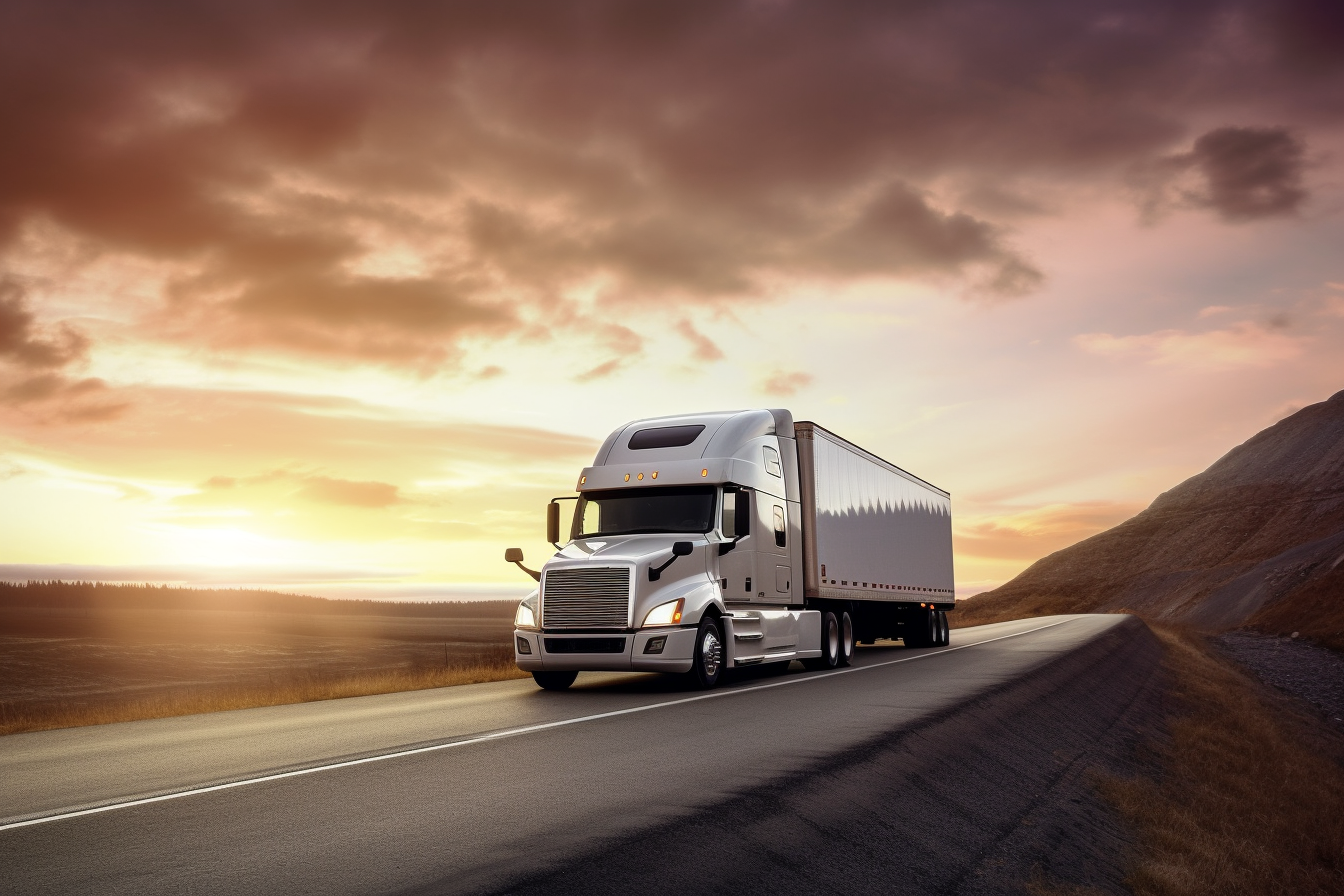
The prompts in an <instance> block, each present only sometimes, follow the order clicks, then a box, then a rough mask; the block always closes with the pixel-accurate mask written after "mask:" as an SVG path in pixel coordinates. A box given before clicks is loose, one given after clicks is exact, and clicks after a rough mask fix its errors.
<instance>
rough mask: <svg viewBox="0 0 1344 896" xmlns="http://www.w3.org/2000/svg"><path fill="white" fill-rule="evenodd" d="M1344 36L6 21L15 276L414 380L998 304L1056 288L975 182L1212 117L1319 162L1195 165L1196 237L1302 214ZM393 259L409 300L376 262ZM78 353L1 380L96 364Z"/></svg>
mask: <svg viewBox="0 0 1344 896" xmlns="http://www.w3.org/2000/svg"><path fill="white" fill-rule="evenodd" d="M1332 9H1333V7H1327V5H1325V4H1320V3H1311V2H1307V0H1293V2H1287V3H1285V2H1269V0H1191V2H1187V3H1179V4H1172V3H1159V2H1156V0H1142V2H1137V3H1131V4H1126V5H1123V6H1120V7H1105V8H1102V7H1098V6H1096V5H1094V4H1079V3H1076V2H1067V0H1037V2H1028V3H1021V4H1007V3H1003V4H985V3H981V2H969V0H967V2H949V3H940V4H929V3H917V4H892V3H862V2H855V3H827V4H808V3H791V2H781V3H761V2H756V0H739V2H709V0H680V2H671V0H646V2H640V3H633V4H632V3H629V2H625V0H570V2H554V0H499V2H496V3H491V4H424V3H420V2H411V0H389V2H385V3H380V4H377V5H368V4H356V3H352V2H344V0H335V2H329V3H323V4H315V3H312V2H310V0H289V2H261V0H233V2H228V3H225V2H217V0H210V2H206V0H181V2H176V3H167V2H164V0H127V2H119V3H116V4H101V5H100V4H89V3H80V2H74V0H66V2H63V0H44V2H36V0H12V2H8V3H6V4H4V6H3V8H0V120H4V121H5V122H7V127H6V139H5V140H4V141H2V142H0V251H3V244H4V243H5V242H7V241H8V242H11V243H12V241H13V240H14V238H15V237H16V236H17V235H18V234H20V233H21V232H23V229H24V228H25V227H27V226H29V225H31V224H33V223H34V222H39V221H41V222H49V223H51V224H54V225H55V226H57V227H58V228H64V229H65V230H67V231H69V232H71V233H73V234H75V235H76V236H78V237H79V238H81V239H82V240H84V241H86V242H87V244H89V245H91V246H93V247H95V248H105V249H108V250H115V251H119V252H128V253H131V254H133V255H139V256H142V257H144V258H146V259H149V260H152V261H162V262H165V263H170V264H175V265H177V266H178V267H179V273H180V276H179V277H178V278H177V279H176V280H175V281H174V283H173V286H172V288H171V290H170V291H169V295H167V296H165V304H164V309H163V314H162V316H161V318H159V319H156V321H155V322H154V325H155V326H156V327H157V328H158V332H160V333H161V334H163V335H164V336H165V337H166V338H174V339H182V338H187V339H192V340H199V341H202V342H206V343H209V344H213V345H219V346H227V347H232V348H235V349H248V348H252V347H262V348H265V349H279V350H286V351H300V352H312V353H318V354H324V355H337V356H342V357H351V358H355V359H365V360H371V361H377V362H380V363H389V364H409V365H414V366H419V367H425V366H434V365H441V364H445V363H450V362H451V361H453V359H455V358H456V357H457V352H456V350H455V346H456V344H457V343H458V342H459V341H460V340H461V339H463V338H465V337H469V336H476V335H486V336H490V335H499V334H502V333H507V332H509V331H510V330H511V329H517V328H521V327H525V326H530V325H531V324H529V323H527V321H528V320H530V319H535V318H536V317H537V316H538V314H539V313H540V314H542V315H550V314H551V313H552V312H553V311H554V310H555V309H556V308H557V307H560V306H562V305H563V304H564V297H565V296H566V295H567V294H568V291H569V290H574V289H586V290H591V289H593V288H595V287H596V288H599V289H600V296H601V297H602V300H603V301H604V302H606V303H609V304H616V305H631V304H642V305H644V306H654V305H657V304H659V303H663V304H665V303H668V302H675V303H687V302H698V303H717V302H723V301H725V299H728V298H741V297H750V298H755V299H757V300H764V299H765V298H767V297H768V295H769V290H768V288H767V287H766V286H765V285H764V284H767V283H771V282H777V280H778V278H779V275H781V274H786V275H791V276H803V277H816V278H825V277H830V278H834V277H839V278H848V277H873V276H877V277H930V276H932V277H937V278H947V277H955V278H962V279H963V280H965V282H966V283H967V284H968V285H969V286H970V290H969V291H970V292H978V293H982V294H989V295H994V296H1011V295H1018V294H1022V293H1025V292H1029V291H1030V290H1032V289H1033V288H1034V287H1035V286H1036V285H1037V284H1038V283H1039V281H1040V277H1041V274H1040V272H1039V271H1038V270H1037V269H1036V267H1035V266H1034V265H1033V263H1032V262H1031V261H1030V260H1029V259H1026V258H1024V257H1022V256H1021V254H1020V253H1018V252H1016V251H1015V250H1014V249H1013V246H1012V240H1011V234H1010V233H1008V232H1007V231H1006V230H1005V229H1004V228H1003V226H1002V223H1003V221H1004V220H1008V219H1011V218H1012V217H1014V216H1015V215H1017V214H1021V213H1023V209H1024V208H1027V204H1024V202H1022V201H1018V202H1015V203H1013V202H1005V201H1003V198H1002V197H1003V195H1005V194H1003V193H1002V192H1000V193H999V195H998V197H997V198H996V197H995V196H994V195H993V191H991V190H989V188H987V187H985V185H986V184H1000V183H1002V184H1011V185H1012V186H1013V192H1014V194H1015V195H1017V196H1019V197H1020V196H1028V197H1029V196H1031V194H1032V191H1031V185H1032V183H1033V181H1034V180H1040V179H1042V178H1047V177H1048V178H1049V179H1050V180H1051V181H1052V182H1054V183H1058V184H1068V183H1073V182H1091V181H1094V180H1095V179H1097V178H1109V177H1113V176H1114V175H1115V173H1116V172H1118V171H1121V170H1124V169H1125V168H1127V167H1128V166H1131V165H1133V164H1135V163H1136V162H1139V161H1141V160H1144V159H1153V158H1160V157H1163V156H1169V155H1170V154H1171V152H1172V151H1173V148H1175V147H1177V146H1180V145H1181V144H1182V143H1183V142H1184V143H1185V145H1189V141H1190V139H1191V137H1192V136H1193V135H1192V134H1191V133H1190V125H1189V122H1191V121H1194V120H1207V118H1208V117H1209V114H1210V110H1217V111H1218V114H1222V115H1227V116H1229V117H1228V119H1227V120H1229V121H1232V122H1237V121H1266V120H1270V121H1280V122H1282V123H1283V124H1284V126H1285V127H1291V128H1293V129H1294V131H1293V133H1299V132H1300V133H1301V134H1303V135H1304V137H1302V138H1297V137H1289V136H1288V132H1287V131H1258V130H1254V129H1244V128H1243V129H1235V128H1234V129H1223V130H1220V131H1215V132H1211V133H1210V134H1206V135H1205V137H1203V138H1200V141H1199V142H1198V143H1197V144H1196V146H1195V148H1194V150H1193V151H1192V152H1191V154H1190V160H1189V162H1188V166H1189V167H1190V168H1191V170H1197V171H1198V172H1199V173H1200V175H1201V176H1202V177H1203V178H1204V180H1205V182H1206V183H1205V189H1206V195H1205V197H1204V198H1205V201H1206V203H1207V204H1208V205H1209V207H1211V208H1213V209H1214V210H1215V211H1217V212H1218V213H1219V214H1220V215H1223V216H1224V217H1226V218H1228V219H1229V220H1250V219H1254V218H1259V217H1265V216H1267V215H1275V214H1286V213H1290V212H1291V211H1293V210H1294V209H1296V208H1297V207H1298V206H1299V205H1300V203H1301V202H1302V201H1303V196H1304V191H1305V189H1306V188H1305V186H1303V184H1302V180H1301V170H1302V165H1301V147H1302V143H1301V142H1294V141H1298V140H1302V139H1308V138H1310V136H1311V131H1312V128H1314V127H1318V126H1328V125H1330V123H1332V122H1334V121H1335V120H1336V118H1337V110H1338V108H1339V106H1340V103H1341V100H1342V99H1344V89H1342V88H1341V85H1342V84H1344V66H1341V65H1340V63H1339V59H1340V55H1341V54H1339V53H1338V46H1339V39H1338V38H1339V34H1340V27H1341V26H1340V16H1339V14H1338V11H1337V10H1335V11H1332ZM1271 116H1277V117H1271ZM1276 135H1277V136H1276ZM935 186H941V187H945V188H946V189H943V190H942V192H940V193H939V194H938V195H939V196H968V197H972V198H970V199H967V200H966V201H967V202H968V203H970V206H969V207H972V208H974V209H975V215H980V216H985V215H987V216H989V217H987V218H986V217H977V216H975V215H972V214H971V213H970V211H968V209H967V208H958V207H956V206H955V205H953V204H950V203H949V202H948V201H947V200H945V199H944V200H935V199H934V198H931V197H932V195H933V194H931V193H930V192H928V191H929V190H931V189H932V188H934V187H935ZM977 191H978V193H977ZM975 195H978V196H979V197H980V198H979V199H975V198H974V196H975ZM986 197H989V198H986ZM389 243H395V244H398V245H404V246H407V247H409V248H410V250H412V251H413V252H414V254H416V256H417V258H418V262H417V264H415V265H413V266H412V268H413V270H411V269H399V268H397V266H396V265H391V266H389V265H387V264H375V263H373V262H371V261H370V259H371V257H373V256H377V255H378V253H379V252H380V251H381V250H383V249H384V248H386V247H387V245H388V244H389ZM14 308H19V309H20V311H21V310H22V306H19V305H13V306H12V307H11V305H5V306H4V311H3V312H0V313H6V314H9V316H10V317H9V318H5V320H6V321H8V320H10V318H14V314H15V311H14ZM562 317H563V319H568V320H578V319H579V318H578V317H575V316H573V315H570V316H562ZM0 326H4V327H7V329H3V330H0V338H9V337H8V336H6V335H5V334H8V333H11V332H17V331H18V330H22V328H23V327H26V326H28V324H26V323H23V322H22V321H20V324H19V325H18V330H16V325H15V324H13V323H12V322H8V323H4V324H0ZM23 332H27V331H26V330H23ZM66 338H67V337H65V336H62V335H61V334H59V333H54V334H48V335H43V336H40V337H29V336H22V337H21V338H20V341H19V342H17V343H12V341H11V342H6V343H4V344H5V345H7V346H8V345H11V344H12V345H20V346H24V345H26V346H28V348H26V349H20V350H16V349H13V348H8V349H0V351H9V352H10V355H11V356H15V352H16V351H21V352H26V353H27V356H28V357H29V358H30V360H31V359H32V358H38V357H41V356H42V352H43V351H44V349H42V348H41V346H44V345H46V346H50V347H51V349H50V351H51V352H54V353H55V354H51V355H50V357H52V358H59V357H63V354H62V353H65V354H69V353H71V352H76V353H77V352H78V351H82V350H83V349H82V347H79V346H76V344H75V343H74V342H63V341H62V340H63V339H66ZM69 338H71V339H73V338H74V337H69ZM34 339H36V340H37V341H34ZM613 360H615V359H613ZM605 363H610V362H604V364H605ZM49 366H53V367H59V366H60V364H59V363H56V362H55V361H53V362H52V363H51V364H50V365H49ZM600 366H604V365H599V367H600ZM618 366H619V365H618Z"/></svg>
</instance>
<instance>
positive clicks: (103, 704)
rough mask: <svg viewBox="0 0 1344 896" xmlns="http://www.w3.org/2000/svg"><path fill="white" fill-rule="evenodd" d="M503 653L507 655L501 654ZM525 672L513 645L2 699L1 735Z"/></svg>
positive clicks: (407, 688) (490, 678)
mask: <svg viewBox="0 0 1344 896" xmlns="http://www.w3.org/2000/svg"><path fill="white" fill-rule="evenodd" d="M504 653H507V657H506V656H504V655H503V654H504ZM528 674H529V673H527V672H524V671H522V670H521V669H519V668H518V667H517V666H516V665H514V663H513V654H512V651H511V649H509V650H505V651H502V652H501V655H500V656H499V657H489V658H486V659H484V660H482V661H479V662H474V663H464V664H458V665H451V666H446V667H441V668H425V669H412V670H394V671H381V672H366V673H354V674H347V675H342V676H339V677H324V676H318V675H304V676H294V677H292V678H290V679H287V680H285V681H281V682H276V683H274V684H267V685H236V686H229V685H220V686H210V687H197V688H184V689H180V690H175V691H169V692H167V693H163V694H160V695H156V696H153V697H139V698H136V697H128V698H124V699H120V700H116V701H100V702H96V703H93V704H91V705H74V704H69V703H66V704H59V703H58V704H45V705H32V704H24V705H15V704H6V703H3V702H0V735H3V734H14V733H17V732H20V731H42V730H46V729H50V728H73V727H77V726H81V725H105V724H108V723H110V722H130V721H135V720H137V719H159V718H165V717H168V716H185V715H192V714H195V713H203V712H220V711H223V710H228V709H248V708H252V707H257V706H278V705H281V704H288V703H308V702H311V701H314V700H334V699H337V698H339V697H364V696H368V695H370V694H391V693H396V692H399V691H419V690H425V689H427V688H442V687H449V686H451V685H459V684H478V683H481V682H486V681H505V680H507V679H512V678H525V677H527V675H528Z"/></svg>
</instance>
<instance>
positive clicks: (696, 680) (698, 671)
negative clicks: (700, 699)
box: [686, 616, 728, 690]
mask: <svg viewBox="0 0 1344 896" xmlns="http://www.w3.org/2000/svg"><path fill="white" fill-rule="evenodd" d="M726 653H727V652H726V651H725V650H724V648H723V630H722V629H720V628H719V621H718V620H717V619H715V618H714V617H713V616H706V617H705V618H704V619H701V620H700V628H699V629H697V630H696V632H695V652H694V653H693V654H692V655H691V671H690V672H688V673H686V675H687V678H688V680H689V681H690V683H691V685H692V686H693V687H697V688H702V689H704V690H708V689H710V688H712V687H714V686H716V685H717V684H718V683H719V679H720V678H722V677H723V667H724V666H725V665H726V664H727V661H728V657H727V655H726Z"/></svg>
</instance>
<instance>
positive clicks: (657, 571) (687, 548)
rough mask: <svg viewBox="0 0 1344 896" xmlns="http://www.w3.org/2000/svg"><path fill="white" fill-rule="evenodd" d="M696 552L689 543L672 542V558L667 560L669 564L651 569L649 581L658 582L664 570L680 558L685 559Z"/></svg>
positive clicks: (693, 546)
mask: <svg viewBox="0 0 1344 896" xmlns="http://www.w3.org/2000/svg"><path fill="white" fill-rule="evenodd" d="M694 550H695V545H693V544H691V543H690V542H689V541H674V542H672V556H671V557H668V558H667V562H666V563H664V564H663V565H662V566H650V567H649V581H650V582H656V581H658V580H659V579H661V578H662V577H663V570H665V569H667V568H668V567H669V566H671V565H672V564H673V563H675V562H677V558H678V557H685V556H688V555H689V554H691V553H692V552H693V551H694Z"/></svg>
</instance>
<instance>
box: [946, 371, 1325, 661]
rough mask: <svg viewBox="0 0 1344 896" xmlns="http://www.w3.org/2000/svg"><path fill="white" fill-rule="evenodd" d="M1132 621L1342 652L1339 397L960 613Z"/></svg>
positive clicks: (966, 617)
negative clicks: (1133, 617)
mask: <svg viewBox="0 0 1344 896" xmlns="http://www.w3.org/2000/svg"><path fill="white" fill-rule="evenodd" d="M1122 609H1130V610H1135V611H1137V612H1139V613H1142V614H1143V615H1145V616H1148V617H1151V618H1156V619H1160V620H1164V621H1171V622H1181V623H1187V624H1190V625H1193V626H1196V627H1198V628H1201V629H1205V630H1209V631H1221V630H1225V629H1229V628H1234V627H1237V626H1242V625H1249V626H1251V627H1255V628H1261V629H1264V630H1267V631H1272V632H1276V633H1279V632H1294V631H1300V632H1302V634H1303V635H1305V636H1307V637H1311V638H1313V639H1315V640H1317V641H1320V642H1322V643H1325V644H1328V645H1329V646H1332V647H1334V648H1336V649H1342V650H1344V392H1339V393H1336V394H1335V395H1334V396H1332V397H1331V398H1330V400H1328V401H1323V402H1320V403H1319V404H1314V405H1311V406H1309V407H1306V408H1303V409H1302V410H1300V411H1298V412H1297V413H1296V414H1293V415H1292V416H1291V417H1288V418H1286V419H1284V420H1281V421H1279V422H1278V423H1276V424H1275V425H1273V426H1271V427H1269V428H1268V429H1266V430H1264V431H1263V432H1261V433H1259V434H1257V435H1256V436H1255V437H1253V438H1251V439H1250V440H1248V441H1247V442H1245V443H1244V444H1242V445H1239V446H1238V447H1236V448H1234V449H1233V450H1232V451H1230V452H1228V454H1227V455H1225V456H1224V457H1223V458H1222V459H1221V460H1219V461H1218V462H1217V463H1215V464H1214V465H1213V466H1211V467H1209V468H1208V469H1207V470H1205V471H1204V472H1203V473H1200V474H1199V475H1197V476H1193V477H1191V478H1190V479H1187V480H1186V481H1185V482H1183V483H1181V484H1180V485H1178V486H1176V487H1175V488H1173V489H1172V490H1171V491H1168V492H1164V493H1163V494H1161V495H1159V496H1158V498H1157V500H1155V501H1153V503H1152V505H1151V506H1149V507H1148V509H1147V510H1144V511H1143V512H1142V513H1140V514H1138V515H1137V516H1135V517H1133V518H1131V519H1129V520H1127V521H1125V522H1124V523H1121V524H1120V525H1119V526H1116V527H1115V528H1113V529H1109V530H1107V531H1105V532H1102V533H1100V534H1099V535H1094V536H1093V537H1091V538H1089V539H1086V540H1085V541H1081V542H1079V543H1078V544H1075V545H1073V546H1072V547H1068V548H1065V549H1064V550H1061V551H1056V552H1055V553H1053V554H1051V555H1049V556H1048V557H1045V558H1043V559H1041V560H1038V561H1037V562H1036V563H1035V564H1033V565H1032V566H1031V567H1030V568H1028V569H1027V570H1026V571H1025V572H1023V573H1022V574H1021V575H1019V576H1018V577H1017V578H1015V579H1013V580H1012V581H1011V582H1008V583H1007V584H1005V585H1003V586H1001V587H999V588H997V589H995V590H994V591H991V592H988V593H986V594H983V595H979V596H977V597H974V598H971V600H970V601H968V602H967V603H966V604H965V605H964V610H965V613H964V614H958V615H961V616H962V617H963V618H962V619H961V620H960V621H961V622H962V624H974V622H975V621H976V620H977V618H988V617H990V616H993V617H1001V616H1002V615H1004V614H1005V613H1016V614H1017V615H1037V614H1041V613H1057V612H1113V611H1117V610H1122Z"/></svg>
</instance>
